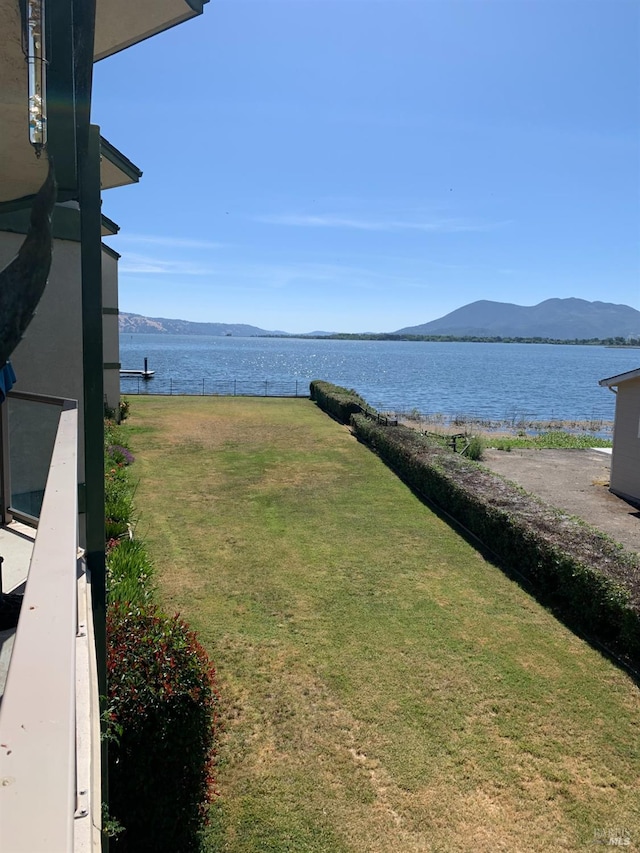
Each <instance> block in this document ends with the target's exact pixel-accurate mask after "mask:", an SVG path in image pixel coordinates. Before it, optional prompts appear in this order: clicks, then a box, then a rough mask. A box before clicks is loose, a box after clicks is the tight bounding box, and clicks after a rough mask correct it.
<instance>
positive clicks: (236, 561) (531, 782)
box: [130, 398, 640, 853]
mask: <svg viewBox="0 0 640 853" xmlns="http://www.w3.org/2000/svg"><path fill="white" fill-rule="evenodd" d="M130 422H131V424H132V442H133V445H134V451H135V453H136V456H137V459H138V463H137V466H138V472H139V473H140V475H141V482H140V486H139V489H138V503H139V506H140V507H141V509H142V521H141V522H140V523H141V525H142V528H143V530H144V533H145V538H146V539H147V541H148V543H149V546H150V548H151V550H152V553H153V555H154V556H155V559H156V562H157V564H158V569H159V582H160V585H161V589H162V592H163V595H164V599H165V604H166V606H168V607H175V608H177V609H179V610H180V611H181V612H182V613H183V614H184V615H185V617H186V618H188V619H189V621H190V622H191V623H192V624H193V625H194V627H196V628H197V630H198V632H199V634H200V638H201V640H202V641H203V642H204V643H205V645H206V646H207V649H208V651H209V653H210V654H211V655H212V657H213V659H214V661H215V663H216V667H217V670H218V675H219V678H220V680H221V683H222V689H223V701H224V705H225V714H226V734H225V742H224V744H223V750H222V752H223V760H222V764H221V766H220V768H219V774H218V776H219V781H220V788H221V790H222V796H221V798H220V800H219V802H218V803H217V806H216V807H215V809H214V812H213V825H212V828H211V832H210V836H209V849H210V850H211V851H214V850H215V851H217V853H221V851H224V853H253V851H255V853H264V851H274V852H275V851H277V853H282V851H295V853H320V851H323V853H343V851H344V853H365V851H366V853H399V852H400V853H405V851H406V853H413V851H438V850H440V851H446V853H456V851H460V853H466V852H467V851H487V853H488V851H495V850H509V851H514V850H522V851H527V853H530V851H534V853H535V852H536V851H547V850H549V851H551V850H554V851H555V850H580V849H585V850H586V849H587V848H589V847H590V846H591V844H592V842H593V839H594V837H595V833H597V832H599V831H600V830H601V829H603V828H604V827H607V826H612V825H618V826H621V827H626V828H627V829H628V830H629V832H630V833H631V838H632V840H633V844H637V843H638V840H639V839H640V806H639V803H638V797H637V785H638V781H639V778H638V777H639V774H640V752H639V749H638V733H639V731H640V707H639V703H638V694H637V689H636V687H635V686H634V685H633V683H632V682H631V681H630V680H629V679H628V678H627V677H626V676H625V675H624V674H623V673H621V672H619V671H618V670H616V669H615V668H614V667H612V666H611V665H610V664H609V663H608V662H607V661H605V660H603V659H602V658H601V657H600V656H599V655H598V654H597V653H595V652H594V651H593V650H592V649H590V648H589V647H588V646H586V645H585V644H584V643H582V642H581V641H580V640H579V639H577V638H576V637H575V636H574V635H572V634H571V633H570V632H569V631H567V629H566V628H564V627H563V626H562V625H560V624H559V623H557V622H556V621H555V620H554V619H553V617H552V616H550V614H548V613H547V612H546V611H545V610H543V609H542V608H541V607H540V606H539V605H538V604H537V603H536V602H535V601H534V600H532V599H531V598H530V597H529V596H528V595H527V594H526V593H525V592H523V590H521V589H520V588H519V587H518V586H517V585H516V584H514V583H513V582H512V581H510V580H509V579H507V578H506V577H505V576H504V575H503V574H502V573H501V572H500V571H499V570H497V569H496V568H495V567H494V566H492V565H491V564H490V563H487V562H486V561H485V560H484V559H483V558H482V557H481V556H480V555H479V554H478V553H477V552H475V551H474V550H473V549H472V548H471V547H470V546H469V545H468V544H467V543H466V542H465V541H464V540H462V539H460V537H458V536H457V535H456V534H455V533H454V532H453V531H452V530H451V529H450V528H449V527H448V526H447V525H446V524H444V523H443V522H442V521H441V520H440V519H439V518H438V517H437V516H435V515H433V513H431V512H430V510H429V509H427V508H426V507H424V506H423V505H422V504H421V503H420V502H419V501H418V500H416V498H415V497H414V496H413V495H412V494H411V492H410V491H409V490H408V489H407V488H406V487H404V486H403V485H402V483H400V482H399V481H398V480H397V478H395V477H394V476H393V475H392V474H391V473H390V472H389V471H388V469H387V468H385V466H384V465H382V464H381V463H380V461H379V460H378V459H377V458H376V457H374V456H373V455H372V454H371V453H370V452H369V451H368V450H367V449H366V448H364V447H363V446H362V445H359V444H358V443H357V442H356V441H355V440H354V439H353V438H352V437H351V436H350V435H349V434H348V433H347V432H345V431H344V430H343V429H342V428H340V427H339V426H338V425H337V424H335V423H334V422H333V421H331V420H330V419H329V418H327V417H326V416H325V415H323V414H322V413H321V412H319V411H318V410H317V409H316V408H315V407H314V406H313V404H311V403H310V402H309V401H303V400H297V401H293V400H292V401H283V400H267V399H256V400H247V399H240V398H235V399H233V398H232V399H226V398H214V399H211V398H186V399H176V398H168V399H161V400H158V399H154V398H146V399H145V398H141V399H140V400H137V401H136V402H135V403H134V405H133V406H132V414H131V421H130ZM630 849H634V848H633V846H632V847H631V848H630Z"/></svg>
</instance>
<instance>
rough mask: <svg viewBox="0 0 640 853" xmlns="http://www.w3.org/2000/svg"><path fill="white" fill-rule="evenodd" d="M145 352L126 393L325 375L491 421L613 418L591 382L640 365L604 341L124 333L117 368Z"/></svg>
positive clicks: (632, 354) (424, 406)
mask: <svg viewBox="0 0 640 853" xmlns="http://www.w3.org/2000/svg"><path fill="white" fill-rule="evenodd" d="M145 356H146V357H147V358H148V359H149V368H150V369H152V370H155V372H156V374H155V377H154V379H152V380H151V381H150V382H148V383H139V382H138V381H137V380H131V379H123V380H122V382H121V388H122V393H123V394H127V393H132V394H135V393H137V391H138V387H140V390H141V391H142V392H144V391H148V393H154V392H155V393H168V392H169V389H170V388H173V393H185V392H187V393H202V388H203V382H204V388H205V393H212V392H214V391H215V386H214V385H213V383H217V382H221V381H222V380H228V381H233V380H236V381H237V383H238V388H240V386H241V384H242V383H247V382H254V383H256V387H257V388H258V389H259V387H260V384H261V383H267V384H268V385H269V387H273V385H274V384H277V383H288V384H289V385H290V386H291V387H293V386H294V385H295V383H296V382H297V383H298V386H299V388H300V393H302V392H303V390H304V391H306V389H307V388H308V384H309V382H310V381H311V380H312V379H325V380H327V381H328V382H334V383H336V384H337V385H344V386H346V387H348V388H355V390H356V391H358V392H359V393H360V394H361V395H362V396H363V397H364V398H365V399H366V400H367V401H368V402H369V403H370V404H371V405H373V406H375V407H376V408H378V409H381V410H384V411H412V410H414V409H417V410H418V411H419V412H421V413H423V414H433V413H437V412H441V413H443V414H445V415H449V416H451V415H455V414H465V415H475V416H478V417H482V418H487V419H493V420H503V419H509V420H510V419H513V418H516V419H519V418H521V417H525V418H531V419H544V418H552V417H553V418H562V419H592V418H595V419H604V420H611V419H612V418H613V411H614V403H615V397H614V395H613V394H612V393H611V391H609V390H608V389H607V388H600V387H599V386H598V380H599V379H602V378H604V377H607V376H614V375H616V374H618V373H624V372H625V371H627V370H633V369H636V368H637V367H639V366H640V350H637V349H635V350H625V349H607V348H606V347H587V346H554V345H552V344H481V343H477V344H476V343H435V342H434V343H427V342H417V341H327V340H304V339H302V340H299V339H281V338H278V339H275V338H235V337H222V338H219V337H193V336H188V335H171V336H160V335H140V334H133V335H132V334H129V335H122V337H121V339H120V359H121V362H122V367H123V368H125V369H141V368H142V366H143V360H144V357H145ZM229 387H231V388H232V386H229ZM225 393H233V391H232V390H231V391H228V392H225ZM256 393H260V391H259V390H257V391H256ZM269 393H272V392H271V391H270V392H269Z"/></svg>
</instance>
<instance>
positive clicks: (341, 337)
mask: <svg viewBox="0 0 640 853" xmlns="http://www.w3.org/2000/svg"><path fill="white" fill-rule="evenodd" d="M260 337H268V338H285V337H286V338H298V337H299V338H310V339H312V340H328V341H427V342H435V343H478V344H563V345H565V346H566V345H570V346H605V347H630V348H633V347H640V338H623V337H622V336H620V337H615V338H569V339H566V338H542V337H535V336H532V337H519V336H517V335H514V336H505V335H495V336H484V335H396V334H393V333H386V332H335V333H333V334H330V335H261V336H260Z"/></svg>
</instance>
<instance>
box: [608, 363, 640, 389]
mask: <svg viewBox="0 0 640 853" xmlns="http://www.w3.org/2000/svg"><path fill="white" fill-rule="evenodd" d="M632 379H640V367H638V368H636V370H628V371H627V372H626V373H619V374H618V375H617V376H610V377H609V378H608V379H601V380H600V381H599V382H598V385H602V387H603V388H612V387H613V386H616V385H621V384H622V383H623V382H629V381H631V380H632Z"/></svg>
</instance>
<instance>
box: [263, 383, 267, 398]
mask: <svg viewBox="0 0 640 853" xmlns="http://www.w3.org/2000/svg"><path fill="white" fill-rule="evenodd" d="M264 396H265V397H266V396H267V380H266V379H265V380H264Z"/></svg>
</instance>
